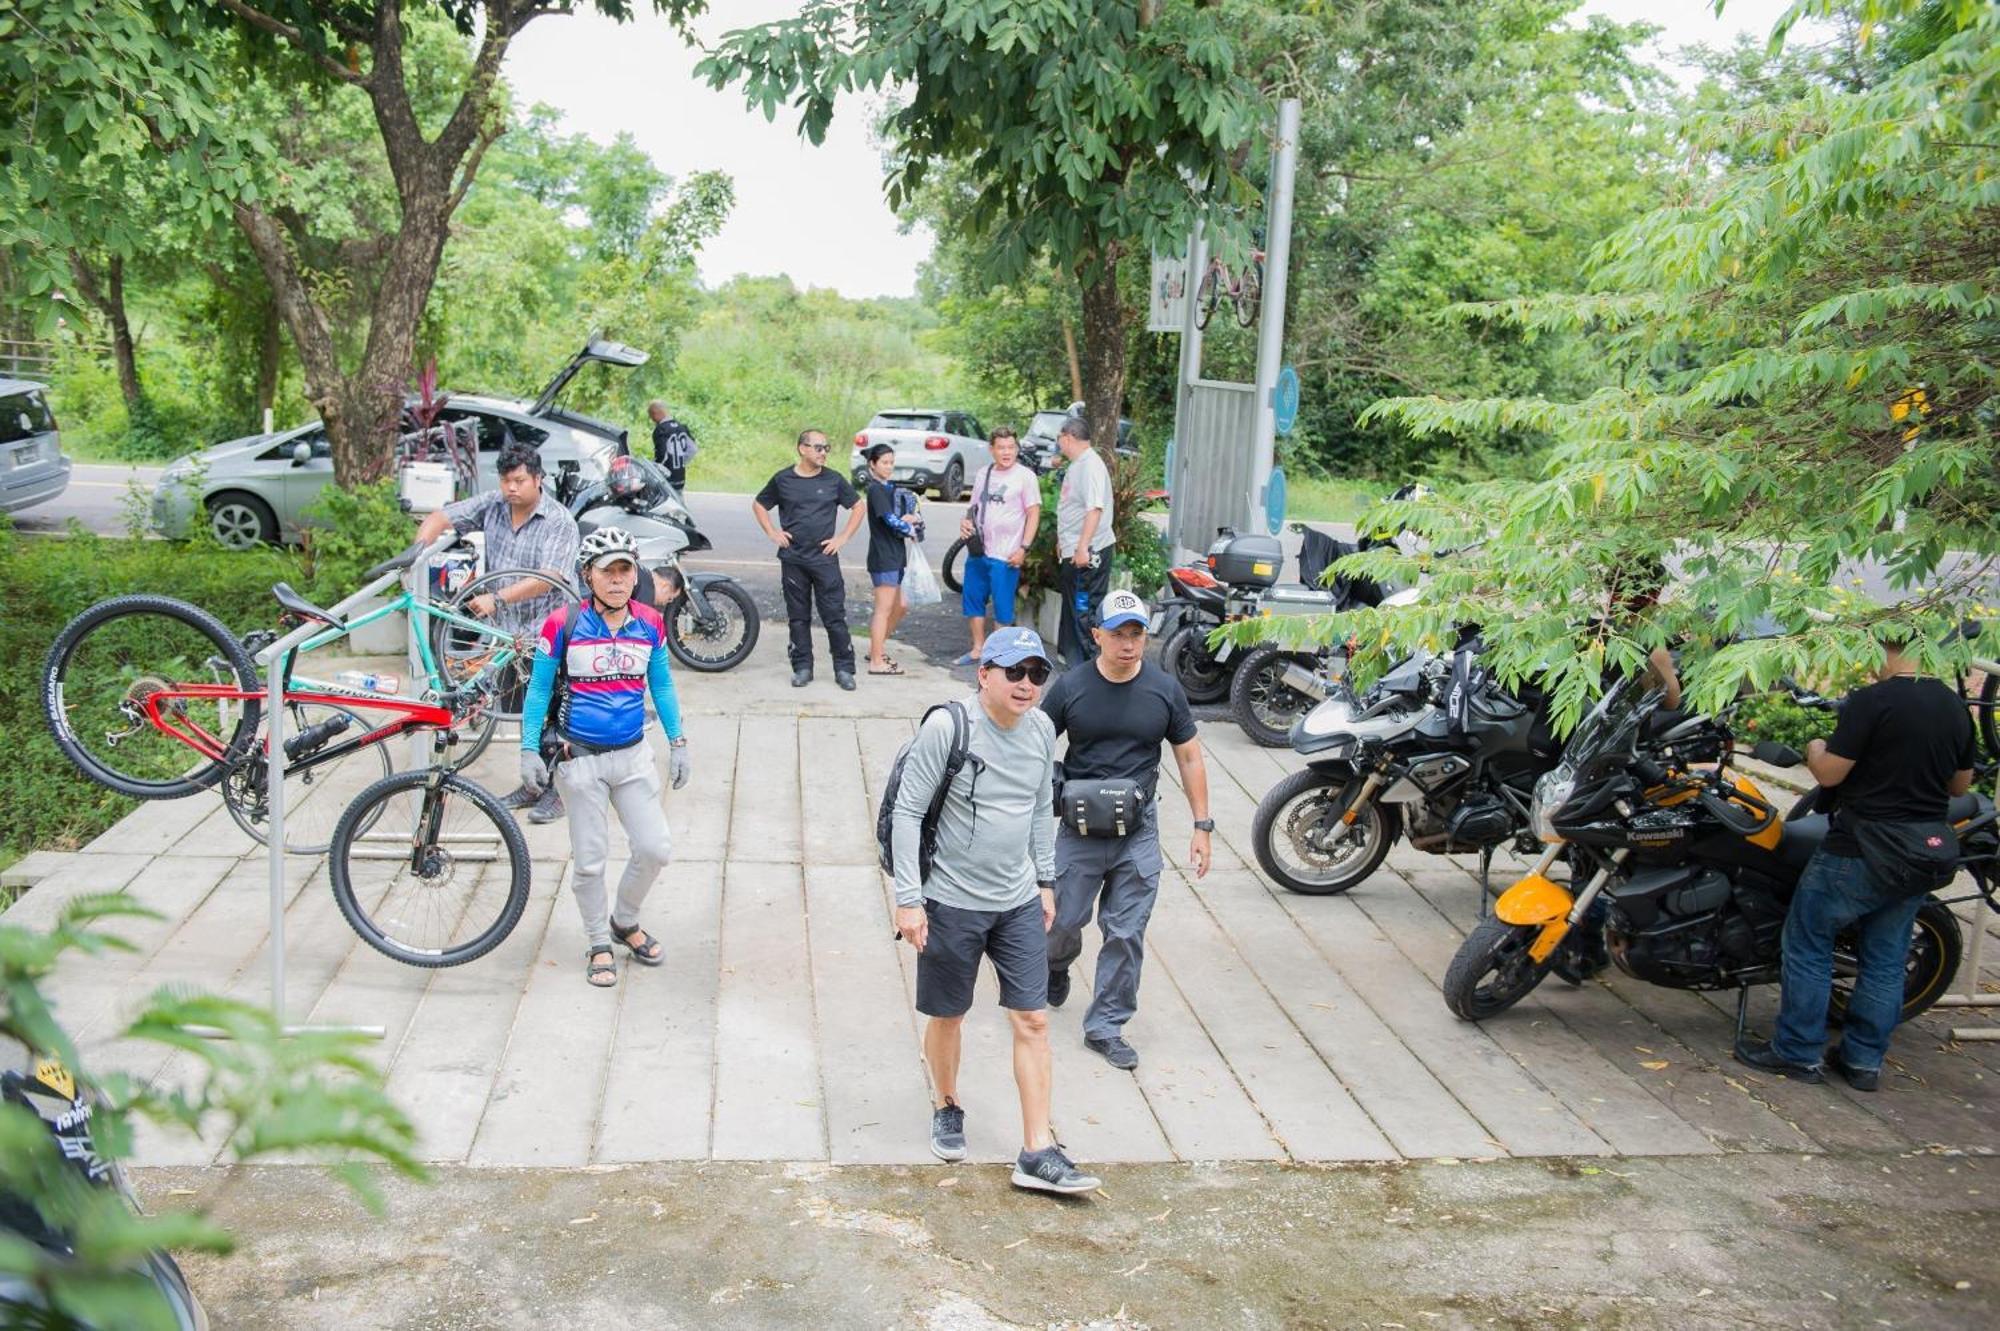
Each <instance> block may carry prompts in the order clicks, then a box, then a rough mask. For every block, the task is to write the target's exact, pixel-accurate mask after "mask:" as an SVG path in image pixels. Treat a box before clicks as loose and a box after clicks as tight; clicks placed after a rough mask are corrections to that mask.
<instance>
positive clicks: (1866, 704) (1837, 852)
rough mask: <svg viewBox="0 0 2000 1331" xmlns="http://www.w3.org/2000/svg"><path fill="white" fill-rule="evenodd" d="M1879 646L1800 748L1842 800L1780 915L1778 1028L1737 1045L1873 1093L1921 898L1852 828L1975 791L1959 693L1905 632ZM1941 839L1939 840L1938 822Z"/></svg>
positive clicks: (1761, 1062) (1749, 1053) (1917, 813)
mask: <svg viewBox="0 0 2000 1331" xmlns="http://www.w3.org/2000/svg"><path fill="white" fill-rule="evenodd" d="M1883 646H1884V659H1883V662H1882V670H1881V673H1880V674H1878V675H1877V676H1876V682H1875V683H1873V684H1870V685H1869V686H1868V687H1866V688H1863V689H1856V690H1855V691H1854V692H1853V693H1851V694H1849V695H1848V697H1847V700H1846V701H1845V702H1844V703H1842V704H1841V708H1840V720H1839V722H1838V723H1837V724H1836V725H1835V726H1834V730H1833V738H1831V739H1825V740H1819V739H1816V740H1814V741H1812V742H1811V743H1810V744H1808V745H1807V746H1806V766H1807V767H1808V768H1809V769H1810V770H1811V772H1812V774H1813V779H1814V780H1816V781H1818V782H1819V784H1820V787H1821V790H1822V791H1823V792H1824V791H1830V792H1834V793H1836V794H1837V797H1838V802H1837V804H1836V805H1835V808H1834V812H1833V818H1832V824H1831V826H1830V827H1829V828H1828V829H1827V834H1826V840H1825V841H1823V842H1822V843H1820V848H1819V849H1818V850H1817V851H1816V852H1814V854H1813V857H1812V860H1811V861H1810V862H1809V863H1808V864H1807V865H1806V868H1805V872H1804V873H1803V874H1802V875H1800V878H1799V885H1798V889H1797V891H1796V892H1794V893H1793V895H1792V904H1791V909H1790V910H1789V911H1788V912H1787V913H1786V916H1785V937H1784V971H1783V976H1782V980H1781V986H1780V996H1779V1006H1778V1024H1777V1028H1776V1029H1775V1030H1774V1031H1773V1032H1772V1034H1771V1038H1770V1040H1769V1041H1762V1040H1759V1041H1754V1042H1753V1041H1746V1042H1744V1043H1742V1044H1739V1045H1738V1046H1737V1047H1736V1057H1737V1059H1738V1060H1739V1061H1740V1062H1743V1063H1747V1064H1749V1065H1750V1066H1751V1067H1754V1068H1761V1069H1762V1070H1764V1071H1766V1072H1775V1073H1777V1074H1778V1075H1779V1076H1782V1077H1793V1078H1796V1079H1798V1080H1800V1081H1808V1082H1816V1081H1820V1080H1822V1078H1821V1075H1820V1065H1821V1063H1822V1061H1825V1062H1827V1063H1830V1064H1832V1066H1833V1068H1834V1070H1835V1071H1836V1072H1838V1073H1840V1074H1841V1076H1843V1077H1844V1078H1846V1079H1847V1083H1848V1084H1849V1085H1850V1086H1852V1087H1854V1089H1855V1090H1857V1091H1872V1090H1874V1089H1875V1088H1876V1086H1877V1084H1878V1083H1879V1082H1880V1080H1881V1076H1882V1060H1883V1058H1884V1057H1885V1056H1886V1055H1887V1054H1888V1052H1889V1036H1890V1033H1891V1032H1892V1031H1894V1030H1895V1028H1896V1023H1897V1022H1898V1021H1899V1020H1901V1018H1902V1014H1903V973H1904V969H1905V967H1906V966H1907V964H1908V961H1909V955H1910V938H1911V929H1912V927H1913V926H1914V925H1915V923H1916V918H1917V911H1918V909H1919V908H1920V907H1921V906H1922V905H1923V903H1924V899H1925V895H1926V894H1925V893H1924V891H1922V890H1921V889H1919V890H1917V891H1915V892H1909V891H1906V890H1903V888H1902V886H1901V885H1899V884H1895V883H1888V882H1883V881H1881V875H1880V874H1878V873H1877V872H1875V871H1874V868H1873V867H1872V866H1871V864H1870V862H1869V860H1867V859H1864V858H1863V851H1862V847H1861V843H1860V841H1859V840H1858V839H1857V837H1858V836H1859V835H1862V834H1866V829H1867V827H1868V825H1870V824H1874V825H1888V826H1889V827H1892V828H1893V827H1894V826H1896V825H1905V826H1907V825H1912V824H1922V823H1932V824H1936V823H1941V822H1942V821H1943V820H1944V818H1945V814H1946V811H1947V809H1948V808H1949V806H1950V803H1951V799H1952V797H1953V796H1955V795H1963V794H1964V793H1965V792H1966V791H1968V790H1970V789H1971V788H1972V760H1973V747H1972V717H1971V715H1970V714H1969V713H1968V712H1967V711H1966V709H1965V700H1964V699H1963V698H1961V697H1959V696H1958V694H1957V693H1956V692H1955V691H1953V690H1952V689H1950V688H1948V687H1946V686H1945V685H1944V684H1942V683H1940V682H1939V681H1937V680H1935V679H1922V678H1919V677H1918V674H1917V665H1916V662H1915V661H1913V660H1911V659H1910V658H1909V657H1908V656H1906V655H1904V652H1903V643H1902V641H1901V640H1900V639H1897V640H1888V641H1885V642H1884V644H1883ZM1938 839H1939V840H1941V841H1942V840H1945V839H1946V838H1945V837H1944V835H1943V829H1941V830H1940V833H1939V836H1938ZM1849 928H1852V929H1853V930H1854V951H1855V958H1856V960H1857V962H1858V963H1859V971H1860V973H1859V974H1858V975H1857V976H1856V977H1855V980H1854V992H1853V994H1852V995H1851V996H1850V997H1849V998H1848V1001H1847V1012H1846V1015H1845V1016H1844V1017H1843V1018H1842V1026H1841V1037H1840V1043H1839V1044H1838V1045H1836V1046H1834V1048H1833V1049H1832V1051H1831V1052H1828V1051H1827V1049H1826V1014H1827V1004H1828V1001H1829V999H1830V998H1831V996H1832V990H1833V946H1834V939H1835V938H1836V937H1837V936H1839V935H1840V934H1841V933H1842V931H1844V930H1847V929H1849Z"/></svg>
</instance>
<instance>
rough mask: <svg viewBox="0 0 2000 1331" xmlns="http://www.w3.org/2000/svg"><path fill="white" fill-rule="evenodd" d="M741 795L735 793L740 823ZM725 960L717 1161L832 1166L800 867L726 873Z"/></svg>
mask: <svg viewBox="0 0 2000 1331" xmlns="http://www.w3.org/2000/svg"><path fill="white" fill-rule="evenodd" d="M772 725H773V723H771V722H769V721H766V720H762V719H760V720H759V722H758V724H757V727H755V728H753V726H752V725H751V724H749V723H746V724H745V725H744V732H745V734H746V735H750V734H752V732H753V729H762V728H765V727H771V726H772ZM772 733H776V731H775V729H773V732H772ZM787 733H789V732H787ZM744 789H745V787H741V786H739V787H738V800H737V813H738V816H739V817H741V816H742V815H743V812H744V803H745V801H744V797H743V791H744ZM794 807H796V805H794ZM739 826H740V824H739ZM793 835H794V836H795V837H796V835H797V833H796V823H795V824H794V832H793ZM738 840H739V842H740V838H738ZM720 958H721V961H720V965H721V980H720V983H719V987H718V991H717V996H716V1015H715V1028H716V1033H715V1145H714V1150H713V1154H714V1156H715V1158H716V1159H718V1160H824V1159H826V1158H827V1139H826V1121H825V1100H826V1096H825V1090H824V1083H823V1081H822V1078H821V1071H820V1054H819V1048H818V1031H817V1029H816V1014H815V1013H814V1010H813V977H812V960H811V957H810V954H809V952H808V949H807V946H806V914H805V893H804V888H803V884H802V883H801V881H800V870H799V867H798V865H797V864H796V863H791V864H780V863H771V862H768V861H762V860H754V859H753V860H731V861H730V862H729V863H727V864H726V865H724V866H723V880H722V941H721V952H720Z"/></svg>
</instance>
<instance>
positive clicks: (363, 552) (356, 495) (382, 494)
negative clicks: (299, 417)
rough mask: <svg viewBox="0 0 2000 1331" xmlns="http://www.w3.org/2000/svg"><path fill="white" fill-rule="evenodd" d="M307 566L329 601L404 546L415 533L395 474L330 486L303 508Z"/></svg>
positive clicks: (349, 589) (355, 585)
mask: <svg viewBox="0 0 2000 1331" xmlns="http://www.w3.org/2000/svg"><path fill="white" fill-rule="evenodd" d="M305 517H306V526H305V571H306V576H307V577H308V578H310V579H311V580H312V585H313V590H314V592H316V593H317V594H319V595H321V596H324V597H326V598H328V599H329V600H339V599H341V598H342V597H345V596H350V595H352V594H353V593H354V591H355V589H356V588H358V587H359V586H360V585H361V583H362V580H363V579H362V576H361V575H362V574H364V573H366V572H367V571H368V570H369V569H371V568H373V567H374V566H375V565H377V564H379V563H381V562H382V561H383V560H385V559H388V558H390V557H391V556H393V555H395V554H397V553H399V552H400V551H402V550H403V549H405V548H406V547H407V546H408V545H409V544H410V542H411V540H412V539H413V538H414V536H415V528H414V527H413V526H412V524H411V522H410V515H409V514H408V513H406V512H404V510H403V505H402V501H401V500H400V499H398V498H397V496H396V478H395V477H394V476H384V477H383V478H382V479H380V480H378V481H374V482H372V483H370V484H368V485H362V486H357V487H355V488H354V489H352V490H343V489H341V488H340V487H339V486H335V485H329V486H327V487H326V488H325V489H323V490H321V491H320V492H319V498H317V499H315V500H313V502H312V503H311V504H310V505H308V506H307V507H306V511H305Z"/></svg>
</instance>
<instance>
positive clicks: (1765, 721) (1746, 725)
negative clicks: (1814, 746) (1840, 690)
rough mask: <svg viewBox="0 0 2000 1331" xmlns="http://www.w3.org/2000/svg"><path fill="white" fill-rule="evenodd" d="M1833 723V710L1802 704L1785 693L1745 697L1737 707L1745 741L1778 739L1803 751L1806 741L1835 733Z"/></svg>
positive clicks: (1739, 730)
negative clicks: (1828, 710)
mask: <svg viewBox="0 0 2000 1331" xmlns="http://www.w3.org/2000/svg"><path fill="white" fill-rule="evenodd" d="M1833 722H1834V716H1833V713H1832V712H1827V711H1821V710H1818V709H1816V708H1811V707H1801V706H1799V705H1798V704H1797V703H1795V702H1793V701H1792V700H1791V699H1790V698H1788V697H1786V696H1785V695H1784V694H1782V693H1767V694H1763V695H1761V696H1759V697H1755V698H1748V699H1745V700H1744V701H1743V703H1742V704H1741V705H1740V706H1738V707H1737V709H1736V729H1737V732H1738V733H1739V734H1740V735H1741V736H1742V738H1743V739H1744V740H1745V741H1747V742H1749V743H1751V744H1755V743H1756V742H1757V741H1758V740H1763V739H1768V740H1775V741H1777V742H1778V743H1780V744H1789V745H1790V746H1791V747H1792V748H1795V749H1797V750H1798V751H1799V752H1800V753H1804V752H1805V749H1806V741H1808V740H1814V739H1826V738H1827V737H1828V736H1830V735H1832V734H1833Z"/></svg>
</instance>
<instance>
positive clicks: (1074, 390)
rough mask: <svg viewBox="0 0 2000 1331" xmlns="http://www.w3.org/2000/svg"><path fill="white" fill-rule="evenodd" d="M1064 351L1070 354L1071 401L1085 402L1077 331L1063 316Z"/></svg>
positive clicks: (1066, 316) (1067, 318) (1066, 317)
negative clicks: (1078, 354) (1077, 350)
mask: <svg viewBox="0 0 2000 1331" xmlns="http://www.w3.org/2000/svg"><path fill="white" fill-rule="evenodd" d="M1062 325H1063V350H1064V351H1065V352H1067V353H1068V354H1069V400H1070V401H1072V402H1081V401H1083V366H1082V365H1081V364H1079V363H1078V361H1077V359H1076V329H1074V328H1072V327H1071V326H1070V322H1069V316H1068V315H1067V314H1065V315H1064V316H1063V321H1062Z"/></svg>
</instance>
